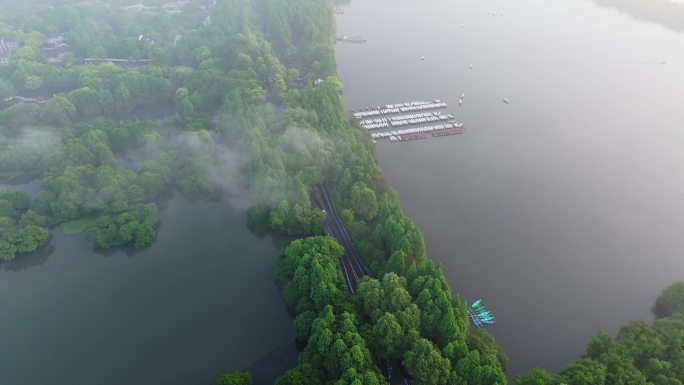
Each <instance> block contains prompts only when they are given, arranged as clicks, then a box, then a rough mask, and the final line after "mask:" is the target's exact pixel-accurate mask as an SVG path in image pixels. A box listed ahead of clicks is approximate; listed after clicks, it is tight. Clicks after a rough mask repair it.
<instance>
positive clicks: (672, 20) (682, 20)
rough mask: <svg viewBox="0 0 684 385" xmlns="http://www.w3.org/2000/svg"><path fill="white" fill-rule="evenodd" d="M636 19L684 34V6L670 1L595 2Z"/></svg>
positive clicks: (623, 0) (599, 0)
mask: <svg viewBox="0 0 684 385" xmlns="http://www.w3.org/2000/svg"><path fill="white" fill-rule="evenodd" d="M595 1H596V3H597V4H598V5H601V6H604V7H610V8H614V9H616V10H617V11H619V12H622V13H625V14H627V15H629V16H631V17H633V18H634V19H637V20H640V21H648V22H652V23H658V24H660V25H662V26H663V27H666V28H668V29H671V30H673V31H675V32H684V6H682V5H680V4H675V3H672V2H670V1H669V0H595Z"/></svg>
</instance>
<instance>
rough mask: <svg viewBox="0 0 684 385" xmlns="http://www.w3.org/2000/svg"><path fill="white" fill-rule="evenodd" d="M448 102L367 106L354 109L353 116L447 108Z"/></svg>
mask: <svg viewBox="0 0 684 385" xmlns="http://www.w3.org/2000/svg"><path fill="white" fill-rule="evenodd" d="M446 107H447V104H446V103H445V102H443V101H442V100H441V99H434V100H432V101H422V100H421V101H416V102H407V103H399V104H386V105H384V106H376V107H373V108H366V109H362V110H359V111H352V116H354V117H355V118H356V119H363V118H367V117H371V116H382V115H394V114H401V113H406V112H415V111H425V110H435V109H439V108H446Z"/></svg>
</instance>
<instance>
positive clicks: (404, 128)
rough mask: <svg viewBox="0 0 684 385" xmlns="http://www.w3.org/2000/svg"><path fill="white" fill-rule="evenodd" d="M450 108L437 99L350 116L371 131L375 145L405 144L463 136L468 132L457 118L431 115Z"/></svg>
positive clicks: (365, 111) (438, 114) (447, 115)
mask: <svg viewBox="0 0 684 385" xmlns="http://www.w3.org/2000/svg"><path fill="white" fill-rule="evenodd" d="M446 107H447V103H446V102H445V101H443V100H442V99H433V100H431V101H426V100H418V101H414V102H406V103H398V104H385V105H384V106H375V107H369V108H364V109H360V110H356V111H354V110H351V111H350V112H351V114H352V116H353V117H354V118H356V120H357V121H358V123H359V125H360V126H361V127H363V128H365V129H366V130H369V131H371V133H370V135H371V138H372V139H373V143H377V140H380V139H389V141H390V142H405V141H410V140H420V139H425V138H427V137H428V134H431V135H432V136H433V137H440V136H448V135H458V134H462V133H463V130H465V128H464V127H463V123H458V122H456V117H455V116H454V115H451V114H445V113H443V112H442V111H431V110H438V109H442V108H446ZM430 123H432V124H430Z"/></svg>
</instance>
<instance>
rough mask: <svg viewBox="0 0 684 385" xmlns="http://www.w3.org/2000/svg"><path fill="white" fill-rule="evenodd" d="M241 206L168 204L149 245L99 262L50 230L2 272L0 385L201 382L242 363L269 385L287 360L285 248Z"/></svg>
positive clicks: (290, 356) (75, 240)
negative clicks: (280, 259) (281, 261)
mask: <svg viewBox="0 0 684 385" xmlns="http://www.w3.org/2000/svg"><path fill="white" fill-rule="evenodd" d="M244 206H245V204H244V203H243V202H239V201H236V200H230V199H227V200H224V201H223V202H220V203H188V202H186V201H183V200H182V199H180V198H173V199H171V201H170V202H169V204H168V207H167V208H166V209H165V210H163V211H162V213H161V220H162V224H161V227H160V229H159V233H158V238H157V242H156V243H155V244H154V245H153V246H152V247H151V248H149V249H147V250H144V251H141V252H137V253H135V254H132V255H127V254H126V253H124V252H114V253H111V254H110V255H106V256H105V255H102V254H98V253H95V252H93V251H92V248H91V246H90V245H89V244H88V243H87V241H86V240H85V236H84V235H82V234H77V235H65V234H64V233H62V232H61V231H60V230H56V231H54V237H53V239H52V241H51V243H50V246H49V247H48V248H47V250H45V251H44V252H42V253H39V254H36V255H33V256H29V257H24V258H19V259H17V260H15V261H14V262H12V263H9V264H4V265H0V304H1V306H0V309H1V310H0V314H1V317H0V318H1V319H2V327H0V384H8V385H9V384H14V385H42V384H60V385H61V384H65V385H67V384H69V385H71V384H102V385H121V384H127V385H136V384H139V385H150V384H171V385H189V384H190V385H193V384H196V385H209V384H213V382H214V381H215V379H216V378H217V377H218V376H219V375H220V374H222V373H224V372H226V371H230V370H242V369H246V368H248V367H249V368H251V369H252V370H253V372H254V373H255V383H257V384H269V385H270V384H272V383H273V379H274V378H275V377H276V376H278V375H280V374H282V373H283V372H284V371H285V370H286V368H289V367H292V366H294V365H295V364H296V349H295V346H294V342H293V341H294V334H293V331H292V320H291V318H290V316H289V315H288V314H287V312H286V309H285V305H284V303H283V302H282V300H281V296H280V292H279V290H278V288H277V287H276V285H275V278H274V263H275V258H276V257H277V256H278V255H279V253H280V252H281V249H282V247H283V242H282V241H278V240H274V239H273V238H271V237H266V238H262V239H258V238H256V237H255V236H254V235H252V234H251V233H250V232H249V231H248V230H247V227H246V219H245V215H244Z"/></svg>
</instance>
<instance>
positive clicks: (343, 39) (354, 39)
mask: <svg viewBox="0 0 684 385" xmlns="http://www.w3.org/2000/svg"><path fill="white" fill-rule="evenodd" d="M335 40H336V41H339V42H340V43H355V44H363V43H365V42H366V39H364V38H363V37H361V36H337V37H336V38H335Z"/></svg>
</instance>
